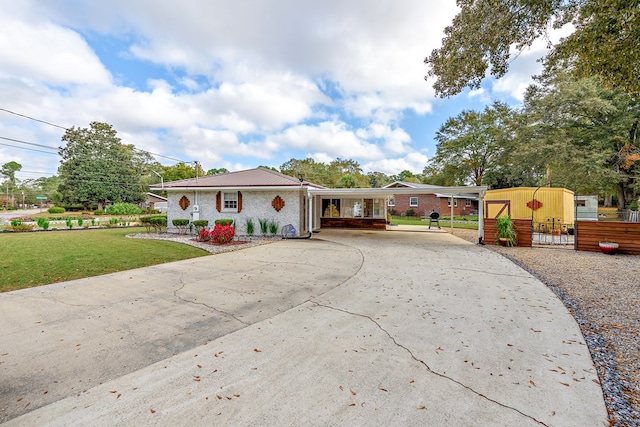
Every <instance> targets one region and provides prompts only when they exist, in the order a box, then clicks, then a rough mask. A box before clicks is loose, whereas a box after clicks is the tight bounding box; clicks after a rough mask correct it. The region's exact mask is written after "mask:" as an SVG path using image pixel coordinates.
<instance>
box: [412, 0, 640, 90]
mask: <svg viewBox="0 0 640 427" xmlns="http://www.w3.org/2000/svg"><path fill="white" fill-rule="evenodd" d="M457 4H458V6H459V7H460V8H461V9H460V12H459V13H458V14H457V15H456V16H455V18H454V19H453V22H452V24H451V25H450V26H448V27H447V28H446V29H445V37H444V39H443V40H442V47H440V48H439V49H435V50H433V51H432V52H431V55H430V56H428V57H427V58H425V60H424V62H425V63H426V64H427V65H428V66H429V71H428V75H427V77H425V78H428V77H437V80H436V82H435V84H434V86H433V87H434V89H435V90H436V93H437V94H438V95H440V96H442V97H448V96H452V95H456V94H458V93H460V92H461V91H462V90H463V89H464V88H465V87H470V88H479V87H480V83H481V82H482V80H483V79H484V78H485V76H486V75H487V71H489V72H490V73H491V74H492V75H494V76H496V77H497V78H500V77H502V76H504V75H505V73H506V72H507V71H508V68H509V63H510V62H511V58H512V55H513V50H512V48H513V47H515V51H516V52H517V53H519V52H522V51H523V50H524V49H525V48H527V47H529V46H531V44H532V43H533V42H534V40H536V39H538V38H539V37H541V36H545V35H546V34H547V31H548V29H549V28H551V27H552V26H555V27H560V26H562V25H564V24H565V23H568V22H571V23H572V24H573V25H574V27H575V31H574V33H573V34H571V35H570V36H569V37H566V38H564V39H563V40H561V41H560V42H559V43H558V44H557V45H556V46H550V47H552V48H553V49H552V50H551V52H550V54H549V55H548V57H547V66H548V67H550V68H553V67H558V66H562V67H566V66H571V67H572V69H573V71H574V73H575V75H577V76H581V77H585V76H596V75H597V76H599V77H600V78H601V79H602V81H603V82H604V83H605V84H606V85H607V86H608V87H610V88H620V89H621V90H623V91H625V92H627V93H630V94H634V95H637V94H639V93H640V83H639V80H638V77H637V70H638V69H639V68H640V50H638V49H637V43H638V40H640V8H638V4H637V2H635V1H628V0H503V1H493V0H457ZM547 40H548V39H547ZM549 43H550V42H549ZM517 53H516V54H517Z"/></svg>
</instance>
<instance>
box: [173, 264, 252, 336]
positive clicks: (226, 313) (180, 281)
mask: <svg viewBox="0 0 640 427" xmlns="http://www.w3.org/2000/svg"><path fill="white" fill-rule="evenodd" d="M183 277H184V274H182V275H180V278H179V279H178V283H180V284H181V285H180V287H178V288H177V289H174V290H173V296H174V297H176V298H177V299H179V300H180V301H182V302H184V303H186V304H193V305H201V306H203V307H207V308H208V309H210V310H213V311H214V312H216V313H220V314H222V315H223V316H226V317H229V318H231V319H233V320H235V321H236V322H239V323H242V324H243V325H245V326H251V323H247V322H245V321H244V320H240V319H238V318H237V317H236V316H235V315H234V314H232V313H228V312H226V311H223V310H220V309H218V308H216V307H213V306H210V305H209V304H205V303H203V302H197V301H192V300H189V299H186V298H183V297H181V296H180V295H178V292H180V291H181V290H183V289H184V287H185V286H186V285H187V284H186V283H184V281H183V280H182V279H183Z"/></svg>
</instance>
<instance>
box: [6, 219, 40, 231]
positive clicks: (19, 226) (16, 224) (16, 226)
mask: <svg viewBox="0 0 640 427" xmlns="http://www.w3.org/2000/svg"><path fill="white" fill-rule="evenodd" d="M7 228H9V230H13V231H31V230H33V229H34V228H35V225H33V224H24V223H23V222H22V221H19V220H13V221H11V224H10V225H9V227H7Z"/></svg>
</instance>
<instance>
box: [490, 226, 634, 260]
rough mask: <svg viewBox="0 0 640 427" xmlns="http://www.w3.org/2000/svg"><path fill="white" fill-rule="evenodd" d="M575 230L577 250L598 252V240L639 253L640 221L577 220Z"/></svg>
mask: <svg viewBox="0 0 640 427" xmlns="http://www.w3.org/2000/svg"><path fill="white" fill-rule="evenodd" d="M485 221H486V220H485ZM575 231H576V235H575V238H576V246H575V247H576V249H577V250H579V251H589V252H600V246H599V245H598V244H599V243H600V242H615V243H617V244H618V245H619V248H618V252H619V253H623V254H631V255H640V223H634V222H608V221H577V222H576V229H575ZM485 234H486V231H485Z"/></svg>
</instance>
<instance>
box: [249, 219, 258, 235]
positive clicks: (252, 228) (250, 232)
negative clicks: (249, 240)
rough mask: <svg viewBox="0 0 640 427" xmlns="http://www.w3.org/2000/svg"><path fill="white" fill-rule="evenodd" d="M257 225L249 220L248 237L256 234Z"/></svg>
mask: <svg viewBox="0 0 640 427" xmlns="http://www.w3.org/2000/svg"><path fill="white" fill-rule="evenodd" d="M255 226H256V225H255V224H254V223H253V220H252V219H251V218H247V235H248V236H253V233H255V231H256V230H255Z"/></svg>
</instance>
